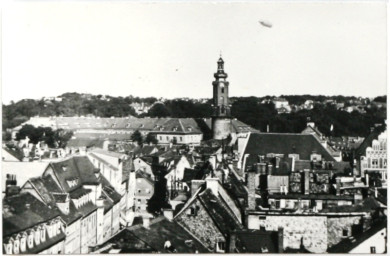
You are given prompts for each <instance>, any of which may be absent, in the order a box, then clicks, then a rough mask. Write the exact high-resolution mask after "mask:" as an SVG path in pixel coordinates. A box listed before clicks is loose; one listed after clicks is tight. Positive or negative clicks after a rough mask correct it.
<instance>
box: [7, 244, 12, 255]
mask: <svg viewBox="0 0 390 256" xmlns="http://www.w3.org/2000/svg"><path fill="white" fill-rule="evenodd" d="M7 254H12V242H11V241H10V242H8V244H7Z"/></svg>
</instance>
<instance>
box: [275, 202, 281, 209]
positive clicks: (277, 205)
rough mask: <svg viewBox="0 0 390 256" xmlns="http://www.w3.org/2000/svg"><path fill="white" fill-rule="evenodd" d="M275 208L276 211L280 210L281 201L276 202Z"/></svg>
mask: <svg viewBox="0 0 390 256" xmlns="http://www.w3.org/2000/svg"><path fill="white" fill-rule="evenodd" d="M275 208H276V209H279V208H280V201H279V200H276V201H275Z"/></svg>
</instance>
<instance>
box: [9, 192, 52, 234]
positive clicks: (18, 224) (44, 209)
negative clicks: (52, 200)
mask: <svg viewBox="0 0 390 256" xmlns="http://www.w3.org/2000/svg"><path fill="white" fill-rule="evenodd" d="M59 215H60V211H59V210H58V208H54V207H51V206H46V205H45V204H44V203H42V202H41V201H39V200H38V199H36V198H35V197H34V196H33V195H31V194H29V193H24V194H19V195H16V196H11V197H6V198H4V200H3V237H5V236H9V235H12V234H14V233H16V232H20V231H22V230H26V229H28V228H31V227H34V226H36V225H38V224H40V223H44V222H46V221H49V220H51V219H54V218H55V217H57V216H59Z"/></svg>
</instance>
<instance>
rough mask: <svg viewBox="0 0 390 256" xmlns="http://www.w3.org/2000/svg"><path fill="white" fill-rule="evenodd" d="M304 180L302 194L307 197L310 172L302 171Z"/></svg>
mask: <svg viewBox="0 0 390 256" xmlns="http://www.w3.org/2000/svg"><path fill="white" fill-rule="evenodd" d="M303 172H304V179H303V182H304V185H303V186H304V190H303V191H304V194H305V195H308V194H310V170H307V169H306V170H304V171H303Z"/></svg>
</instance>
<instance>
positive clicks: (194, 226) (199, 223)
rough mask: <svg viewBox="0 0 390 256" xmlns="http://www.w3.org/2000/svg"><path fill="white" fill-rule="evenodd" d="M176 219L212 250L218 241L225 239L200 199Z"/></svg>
mask: <svg viewBox="0 0 390 256" xmlns="http://www.w3.org/2000/svg"><path fill="white" fill-rule="evenodd" d="M191 207H192V208H194V209H195V213H194V214H190V212H191V211H190V208H191ZM175 220H176V222H177V223H179V225H181V226H182V227H184V228H185V229H186V230H188V231H189V232H190V233H191V234H192V235H193V236H195V237H196V238H198V239H199V240H200V241H201V242H202V243H203V244H204V245H205V246H206V247H208V248H209V249H210V250H213V249H214V248H215V244H216V243H217V242H220V241H225V238H224V236H223V235H222V233H221V232H220V231H219V230H218V228H217V227H216V226H215V224H214V222H213V221H212V219H211V217H210V216H209V214H208V212H207V211H206V209H205V208H204V207H203V205H202V204H201V203H200V201H199V200H198V199H196V200H195V201H194V202H193V203H192V204H191V205H190V206H189V207H188V208H187V209H186V210H184V211H183V212H182V213H181V214H180V215H178V216H177V217H175Z"/></svg>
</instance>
